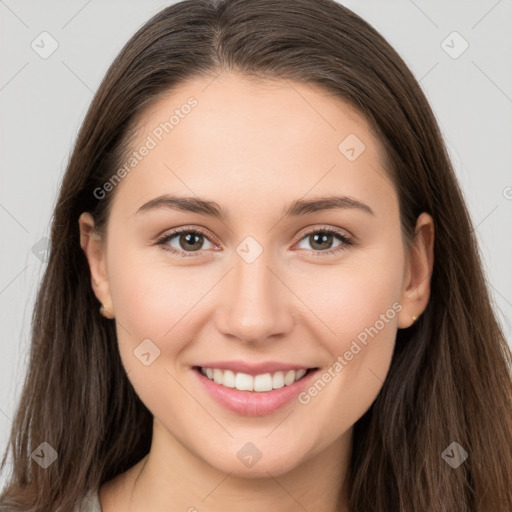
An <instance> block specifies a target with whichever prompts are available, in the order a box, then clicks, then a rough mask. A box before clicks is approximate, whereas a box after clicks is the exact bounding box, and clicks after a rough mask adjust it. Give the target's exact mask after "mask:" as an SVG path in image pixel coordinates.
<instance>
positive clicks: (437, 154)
mask: <svg viewBox="0 0 512 512" xmlns="http://www.w3.org/2000/svg"><path fill="white" fill-rule="evenodd" d="M225 69H230V70H236V71H238V72H240V73H242V74H244V75H246V76H253V77H264V78H265V77H266V78H274V79H286V80H291V81H296V82H300V83H304V84H312V85H316V86H320V87H322V88H323V89H324V90H325V91H328V92H330V93H332V94H333V95H334V96H335V97H338V98H340V99H343V100H345V101H348V102H350V103H351V104H352V105H353V106H355V107H356V108H357V109H359V112H361V114H362V115H363V116H365V117H366V119H367V120H368V121H369V122H370V124H371V126H372V129H373V130H374V133H376V135H377V136H378V139H379V140H380V142H381V143H382V146H383V147H384V149H385V152H386V159H387V167H386V170H387V172H388V174H389V178H390V180H391V181H392V183H393V184H394V186H395V187H396V189H397V191H398V195H399V202H400V215H401V229H402V233H403V239H404V242H405V243H406V244H409V243H410V242H411V240H412V238H413V235H414V227H415V222H416V219H417V217H418V215H419V214H420V213H421V212H428V213H429V214H430V215H431V216H432V217H433V219H434V223H435V233H436V238H435V245H434V259H435V263H434V270H433V273H432V275H431V295H430V300H429V304H428V306H427V308H426V310H425V311H424V313H423V314H422V315H421V317H420V318H419V320H418V321H417V322H416V323H415V324H414V325H413V326H412V327H411V328H409V329H401V330H399V331H398V334H397V339H396V347H395V352H394V354H393V360H392V363H391V367H390V370H389V374H388V375H387V378H386V380H385V382H384V384H383V387H382V389H381V391H380V393H379V395H378V397H377V399H376V400H375V402H374V403H373V404H372V406H371V407H370V408H369V410H368V411H367V412H366V413H365V414H364V416H363V417H362V418H361V419H360V420H359V421H357V423H356V424H355V426H354V444H353V455H352V458H351V460H350V472H349V477H350V478H349V482H350V491H349V496H350V510H351V512H370V511H379V512H406V511H407V512H412V511H414V512H433V511H435V512H443V511H446V512H448V511H449V512H477V511H479V512H480V511H483V512H498V511H507V512H510V511H511V510H512V379H511V372H510V368H511V363H512V356H511V351H510V348H509V346H508V344H507V342H506V339H505V336H504V334H503V332H502V330H501V328H500V325H499V323H498V321H497V319H496V315H495V312H494V311H493V309H492V307H491V301H490V295H489V290H488V287H487V285H486V280H485V276H484V274H483V271H482V263H481V258H480V254H479V250H478V246H477V241H476V239H475V235H474V230H473V226H472V223H471V220H470V217H469V214H468V210H467V207H466V205H465V203H464V200H463V197H462V194H461V191H460V189H459V186H458V184H457V181H456V177H455V174H454V171H453V169H452V166H451V163H450V160H449V157H448V154H447V151H446V149H445V146H444V142H443V140H442V137H441V134H440V131H439V128H438V125H437V122H436V120H435V117H434V115H433V113H432V110H431V108H430V106H429V104H428V102H427V100H426V98H425V96H424V94H423V92H422V90H421V88H420V87H419V85H418V83H417V81H416V80H415V78H414V77H413V75H412V73H411V72H410V70H409V69H408V68H407V66H406V65H405V63H404V62H403V60H402V59H401V58H400V56H399V55H398V54H397V53H396V51H395V50H393V48H392V47H391V46H390V45H389V44H388V43H387V42H386V40H385V39H384V38H383V37H382V36H381V35H379V34H378V33H377V32H376V30H375V29H373V28H372V27H371V26H370V25H369V24H368V23H367V22H365V21H364V20H363V19H361V18H360V17H359V16H357V15H356V14H354V13H353V12H351V11H350V10H349V9H347V8H345V7H343V6H342V5H340V4H337V3H336V2H334V1H332V0H250V1H248V0H227V1H222V0H218V1H216V0H187V1H183V2H180V3H176V4H173V5H171V6H169V7H167V8H165V9H164V10H162V11H161V12H159V13H158V14H157V15H156V16H154V17H153V18H152V19H151V20H149V21H148V22H147V23H146V24H145V25H144V26H143V27H142V28H141V29H140V30H139V31H138V32H137V33H136V34H135V35H134V36H133V37H132V39H131V40H130V41H129V42H128V43H127V44H126V46H125V47H124V48H123V50H122V51H121V53H120V54H119V56H118V57H117V58H116V60H115V62H114V63H113V64H112V66H111V67H110V69H109V70H108V72H107V74H106V76H105V78H104V80H103V82H102V84H101V85H100V87H99V90H98V91H97V93H96V95H95V97H94V99H93V101H92V104H91V106H90V108H89V111H88V113H87V115H86V118H85V120H84V122H83V125H82V127H81V130H80V132H79V135H78V138H77V140H76V144H75V147H74V151H73V153H72V155H71V158H70V161H69V165H68V167H67V170H66V173H65V175H64V178H63V182H62V186H61V189H60V195H59V198H58V202H57V204H56V207H55V212H54V216H53V224H52V231H51V247H50V253H49V261H48V265H47V268H46V271H45V274H44V278H43V280H42V283H41V286H40V289H39V292H38V296H37V301H36V305H35V310H34V314H33V318H32V344H31V352H30V361H29V367H28V372H27V375H26V380H25V382H24V387H23V390H22V394H21V399H20V402H19V405H18V407H17V410H16V413H15V418H14V422H13V425H12V431H11V436H10V442H9V446H8V447H7V449H6V452H5V454H4V457H3V461H2V468H4V467H5V465H6V460H7V456H8V453H10V454H11V456H12V459H13V462H12V474H10V479H9V481H8V483H7V485H6V487H5V488H4V489H3V493H2V503H3V506H4V507H5V509H6V510H23V511H24V512H27V511H33V512H35V511H45V512H46V511H48V512H53V511H62V510H71V509H73V507H74V506H76V505H77V504H80V503H81V501H82V500H83V497H84V495H85V494H86V492H88V491H90V490H97V489H98V488H99V486H100V485H101V484H102V483H103V482H105V481H107V480H110V479H111V478H113V477H115V476H116V475H118V474H120V473H122V472H124V471H126V470H127V469H129V468H130V467H131V466H133V465H134V464H135V463H137V462H138V461H139V460H140V459H141V458H142V457H143V456H144V455H145V454H146V453H148V451H149V449H150V445H151V435H152V416H151V414H150V412H149V411H148V410H147V409H146V407H145V406H144V404H143V403H142V402H141V401H140V399H139V398H138V396H137V395H136V393H135V391H134V389H133V388H132V385H131V384H130V382H129V380H128V378H127V376H126V374H125V371H124V368H123V366H122V363H121V359H120V356H119V352H118V348H117V340H116V333H115V324H114V322H111V321H109V320H107V319H105V318H103V317H102V316H101V315H100V314H99V312H98V306H99V303H98V301H97V299H96V297H95V295H94V293H93V291H92V288H91V284H90V273H89V267H88V264H87V260H86V258H85V255H84V254H83V251H82V249H81V247H80V240H79V229H78V218H79V216H80V214H81V213H82V212H84V211H89V212H91V213H92V214H93V217H94V219H95V222H96V224H97V225H98V227H99V229H102V228H104V227H105V225H106V222H107V220H108V214H109V206H110V204H111V198H112V193H110V194H107V196H106V197H105V198H104V199H98V198H97V197H96V196H97V194H96V195H95V194H94V191H95V190H96V189H97V188H98V187H101V186H102V184H104V183H105V182H106V181H107V180H108V179H109V178H110V177H111V176H112V175H113V174H114V172H115V171H116V170H117V169H118V166H120V164H121V162H122V158H123V155H124V154H125V152H126V149H127V147H128V143H129V141H130V134H131V133H133V126H134V121H135V120H136V119H137V116H138V115H140V114H141V113H143V112H144V109H145V108H146V107H147V106H148V105H149V104H150V102H152V101H154V100H155V99H156V98H157V97H158V96H159V95H161V94H163V93H165V92H166V91H169V90H171V89H172V88H173V87H174V86H176V85H177V84H179V83H180V82H183V81H184V80H186V79H188V78H193V77H196V76H200V75H201V76H212V77H213V76H215V75H216V74H218V73H219V72H220V71H221V70H225ZM43 442H46V443H48V444H49V445H50V446H51V447H52V448H53V449H54V450H55V451H56V453H57V455H58V459H57V460H56V461H55V462H54V463H53V464H51V465H49V466H48V467H47V468H46V469H43V468H42V467H41V466H40V465H39V464H36V463H35V461H34V458H33V457H32V456H31V455H32V453H33V452H34V450H36V449H39V450H40V448H39V446H40V445H41V443H43ZM452 442H457V443H458V444H459V445H460V446H461V447H462V448H463V449H464V450H465V451H466V452H467V454H468V457H467V459H466V460H465V461H464V462H463V463H462V464H461V465H460V466H459V467H457V468H453V467H451V465H450V464H448V463H447V462H445V460H444V459H443V457H442V454H443V452H444V451H445V449H446V448H447V447H449V446H450V445H451V443H452ZM340 484H341V483H340Z"/></svg>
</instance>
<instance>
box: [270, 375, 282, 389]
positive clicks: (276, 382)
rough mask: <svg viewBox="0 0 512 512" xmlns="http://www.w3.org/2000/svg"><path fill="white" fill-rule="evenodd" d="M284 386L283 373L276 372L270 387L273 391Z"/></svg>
mask: <svg viewBox="0 0 512 512" xmlns="http://www.w3.org/2000/svg"><path fill="white" fill-rule="evenodd" d="M283 386H284V374H283V372H276V373H274V376H273V377H272V387H273V388H274V389H280V388H282V387H283Z"/></svg>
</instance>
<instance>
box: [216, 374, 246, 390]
mask: <svg viewBox="0 0 512 512" xmlns="http://www.w3.org/2000/svg"><path fill="white" fill-rule="evenodd" d="M220 371H222V370H219V372H220ZM221 384H222V383H221ZM235 388H236V389H239V390H240V391H252V390H253V389H254V378H253V376H252V375H247V374H246V373H237V374H236V377H235Z"/></svg>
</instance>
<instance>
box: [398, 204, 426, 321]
mask: <svg viewBox="0 0 512 512" xmlns="http://www.w3.org/2000/svg"><path fill="white" fill-rule="evenodd" d="M433 268H434V220H433V219H432V217H431V216H430V215H429V214H428V213H426V212H424V213H422V214H421V215H420V216H419V217H418V220H417V222H416V229H415V237H414V239H413V241H412V242H411V246H410V249H409V251H408V253H407V256H406V266H405V273H404V276H405V279H404V287H403V290H402V297H401V301H400V303H401V304H402V310H401V311H400V313H399V314H398V327H399V328H405V327H409V326H410V325H412V324H413V323H414V320H413V318H412V317H413V316H415V317H416V318H418V317H419V316H420V315H421V313H423V311H424V310H425V308H426V307H427V304H428V299H429V297H430V278H431V276H432V270H433Z"/></svg>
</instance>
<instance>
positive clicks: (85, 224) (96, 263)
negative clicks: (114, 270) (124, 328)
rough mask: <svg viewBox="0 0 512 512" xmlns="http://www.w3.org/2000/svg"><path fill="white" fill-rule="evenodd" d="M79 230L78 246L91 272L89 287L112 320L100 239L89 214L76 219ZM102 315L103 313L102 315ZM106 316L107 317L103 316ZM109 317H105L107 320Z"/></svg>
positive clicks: (108, 287) (111, 308)
mask: <svg viewBox="0 0 512 512" xmlns="http://www.w3.org/2000/svg"><path fill="white" fill-rule="evenodd" d="M78 225H79V229H80V246H81V247H82V249H83V251H84V253H85V256H86V258H87V261H88V263H89V270H90V272H91V286H92V289H93V291H94V294H95V295H96V298H97V299H98V300H99V301H100V303H101V305H102V306H104V310H106V311H108V312H109V315H110V316H111V317H112V318H113V314H114V313H113V306H112V298H111V296H110V286H109V282H108V276H107V271H106V265H105V254H104V245H103V241H102V238H101V237H100V236H99V235H98V233H97V232H96V231H95V229H94V219H93V217H92V215H91V214H90V213H89V212H84V213H82V214H81V215H80V218H79V219H78ZM102 314H103V313H102ZM104 316H107V315H104ZM110 316H107V318H109V317H110Z"/></svg>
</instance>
